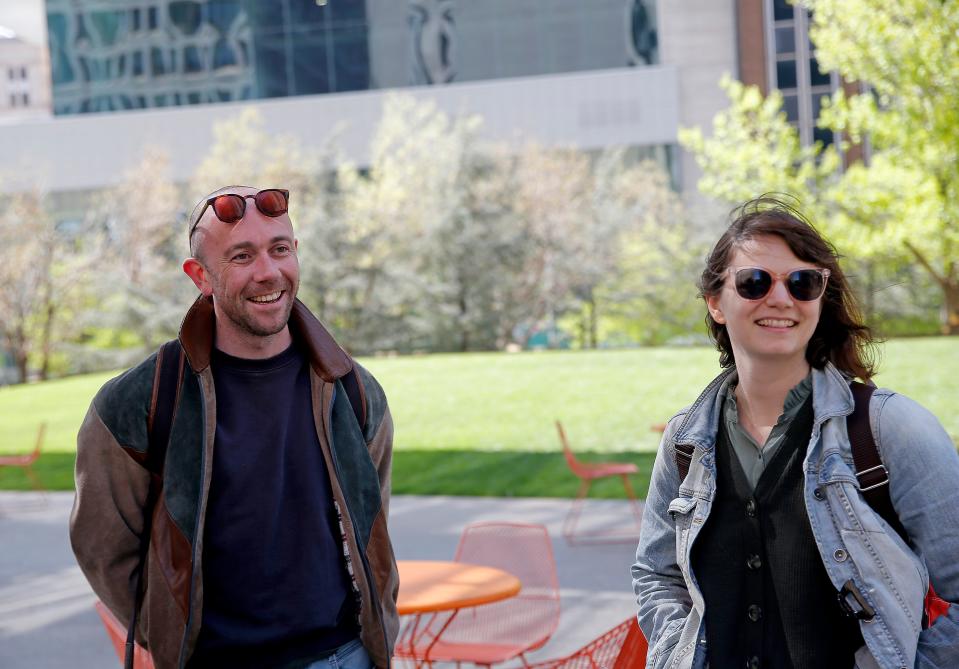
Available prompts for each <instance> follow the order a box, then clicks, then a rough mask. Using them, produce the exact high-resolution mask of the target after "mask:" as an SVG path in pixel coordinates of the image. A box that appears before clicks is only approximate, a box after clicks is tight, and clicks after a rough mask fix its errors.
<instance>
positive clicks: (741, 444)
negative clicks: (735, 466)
mask: <svg viewBox="0 0 959 669" xmlns="http://www.w3.org/2000/svg"><path fill="white" fill-rule="evenodd" d="M738 383H739V377H738V376H736V373H735V372H733V376H732V377H731V379H730V382H729V389H728V390H727V391H726V399H725V401H724V402H723V418H724V419H725V421H726V432H727V433H728V435H729V443H730V444H732V446H733V450H734V451H735V452H736V455H737V457H738V458H739V464H741V465H742V467H743V472H744V473H745V474H746V479H747V480H748V481H749V484H750V485H751V486H752V487H753V489H755V488H756V484H757V483H758V482H759V477H760V476H762V473H763V471H765V469H766V465H767V464H769V461H770V460H772V459H773V456H774V455H776V451H777V450H779V445H780V444H781V443H782V441H783V437H784V436H786V431H787V430H788V429H789V426H790V424H791V423H792V421H793V418H795V417H796V414H797V413H799V409H800V408H801V407H802V405H803V402H805V401H806V398H808V397H809V395H810V393H812V373H810V374H807V375H806V378H804V379H803V380H802V381H800V382H799V383H797V384H796V385H795V386H794V387H793V388H792V389H790V391H789V392H788V393H786V401H785V402H784V403H783V412H782V414H781V415H780V416H779V419H778V420H777V421H776V424H775V425H774V426H773V429H772V431H771V432H770V433H769V437H768V438H767V439H766V443H765V444H762V445H759V444H757V443H756V440H755V439H753V437H752V435H750V434H749V433H748V432H747V431H746V430H745V428H743V426H742V425H740V424H739V411H738V409H737V407H736V386H737V385H738Z"/></svg>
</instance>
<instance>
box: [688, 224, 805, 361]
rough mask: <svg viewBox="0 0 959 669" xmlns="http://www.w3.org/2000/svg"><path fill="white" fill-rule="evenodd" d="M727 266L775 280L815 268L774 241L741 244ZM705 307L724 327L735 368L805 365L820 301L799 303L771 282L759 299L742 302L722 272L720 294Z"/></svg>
mask: <svg viewBox="0 0 959 669" xmlns="http://www.w3.org/2000/svg"><path fill="white" fill-rule="evenodd" d="M729 266H730V267H732V268H737V269H738V268H742V267H761V268H762V269H765V270H767V271H769V272H770V273H771V274H773V275H774V276H775V275H777V274H779V275H785V274H787V273H788V272H791V271H792V270H795V269H804V268H816V266H815V265H814V264H813V263H809V262H804V261H802V260H800V259H799V258H797V257H796V256H795V255H794V254H793V252H792V250H791V249H790V248H789V246H788V245H787V244H786V242H785V241H783V240H782V239H781V238H780V237H777V236H775V235H762V236H759V237H756V238H754V239H751V240H748V241H746V242H745V243H744V244H742V246H741V247H739V248H736V249H735V250H734V252H733V254H732V258H731V259H730V263H729ZM706 303H707V306H708V307H709V313H710V314H711V315H712V317H713V319H714V320H715V321H716V322H717V323H721V324H724V325H725V326H726V330H727V332H728V333H729V339H730V342H731V344H732V348H733V353H734V355H735V356H736V363H737V366H740V367H742V366H743V365H745V364H747V363H749V364H751V365H755V364H757V363H758V364H763V363H766V364H775V365H776V366H782V365H784V364H785V365H786V366H787V367H788V366H790V365H792V364H795V365H796V366H797V369H798V368H800V367H804V366H805V365H806V364H807V363H806V357H805V356H806V346H807V344H809V340H810V339H811V338H812V335H813V332H815V330H816V325H817V324H818V323H819V315H820V313H821V312H822V297H819V298H818V299H816V300H813V301H810V302H802V301H800V300H797V299H795V298H794V297H793V296H792V295H791V294H790V293H789V291H788V290H787V288H786V285H785V283H783V281H781V280H776V279H774V281H773V284H772V288H771V289H770V290H769V292H768V293H767V294H766V295H765V296H764V297H762V298H760V299H758V300H747V299H745V298H743V297H740V296H739V294H738V293H737V292H736V286H735V281H734V278H733V276H732V275H731V273H729V272H727V274H726V277H725V280H724V282H723V288H722V290H721V291H720V292H719V294H717V295H712V296H709V297H707V298H706Z"/></svg>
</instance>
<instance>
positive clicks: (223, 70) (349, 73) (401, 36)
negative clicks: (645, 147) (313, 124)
mask: <svg viewBox="0 0 959 669" xmlns="http://www.w3.org/2000/svg"><path fill="white" fill-rule="evenodd" d="M46 7H47V24H48V35H49V48H50V58H51V70H52V72H51V74H52V80H53V108H54V113H56V114H77V113H88V112H108V111H122V110H129V109H145V108H156V107H167V106H176V105H190V104H209V103H216V102H228V101H236V100H253V99H266V98H278V97H286V96H294V95H316V94H323V93H336V92H348V91H361V90H368V89H377V88H401V87H404V86H423V85H442V84H448V83H453V82H459V81H481V80H491V79H502V78H510V77H521V76H535V75H544V74H559V73H567V72H581V71H589V70H602V69H610V68H620V67H635V66H643V65H651V64H656V63H658V62H659V54H658V43H657V30H656V14H655V0H590V2H588V3H587V2H582V1H581V0H271V1H270V2H262V1H261V2H257V1H255V0H85V1H84V2H83V3H77V2H74V1H73V0H47V2H46Z"/></svg>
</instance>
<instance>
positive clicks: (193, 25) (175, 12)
mask: <svg viewBox="0 0 959 669" xmlns="http://www.w3.org/2000/svg"><path fill="white" fill-rule="evenodd" d="M169 12H170V22H171V23H172V24H173V25H175V26H176V27H177V28H179V29H180V31H181V32H182V33H184V34H185V35H192V34H193V33H195V32H196V31H197V30H199V29H200V18H201V14H202V12H201V9H200V3H198V2H187V1H180V2H171V3H170V8H169Z"/></svg>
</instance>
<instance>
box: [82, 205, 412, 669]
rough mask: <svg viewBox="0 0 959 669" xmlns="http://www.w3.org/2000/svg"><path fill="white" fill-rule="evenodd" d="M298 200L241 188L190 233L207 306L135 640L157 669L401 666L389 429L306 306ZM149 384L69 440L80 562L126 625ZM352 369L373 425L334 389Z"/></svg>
mask: <svg viewBox="0 0 959 669" xmlns="http://www.w3.org/2000/svg"><path fill="white" fill-rule="evenodd" d="M288 200H289V194H288V192H287V191H283V190H279V189H266V190H258V189H256V188H251V187H247V186H229V187H226V188H222V189H220V190H218V191H215V192H214V193H211V194H210V195H209V196H208V197H206V198H203V199H202V200H201V201H200V202H199V203H198V204H197V205H196V207H195V208H194V210H193V213H192V215H191V216H190V223H189V236H190V251H191V257H190V258H188V259H187V260H186V261H184V263H183V270H184V272H186V274H187V275H188V276H189V277H190V278H191V279H192V280H193V282H194V283H195V284H196V286H197V288H199V290H200V292H201V295H200V297H199V298H198V299H197V301H196V302H195V303H194V304H193V306H192V307H191V308H190V310H189V312H188V313H187V314H186V317H185V318H184V320H183V324H182V327H181V329H180V335H179V342H180V344H181V346H182V348H183V351H184V354H185V371H184V373H183V375H182V380H181V381H180V385H179V389H178V395H177V403H176V408H175V412H174V416H173V420H172V426H171V429H170V439H169V444H168V446H167V451H166V456H165V458H164V465H163V486H162V492H161V493H160V495H159V498H158V501H157V503H156V510H155V512H154V515H153V516H152V518H153V522H152V529H151V531H150V544H149V553H148V558H147V560H146V565H145V569H144V571H143V579H144V583H145V586H146V588H145V593H146V594H145V596H144V599H143V605H142V607H141V609H140V617H139V621H138V624H137V639H138V641H140V642H141V643H142V644H143V645H144V646H146V647H147V648H148V649H149V650H150V651H151V653H152V655H153V659H154V662H155V664H156V667H157V669H167V668H172V667H176V668H179V667H187V668H188V669H193V668H194V667H231V668H234V667H257V668H259V667H311V668H314V667H315V668H318V669H322V668H323V667H334V668H336V667H345V668H346V669H354V668H355V669H368V667H370V666H371V663H372V665H375V666H377V667H387V666H389V661H390V657H391V655H392V648H393V643H394V640H395V638H396V632H397V627H398V619H397V615H396V606H395V601H396V592H397V588H398V576H397V571H396V563H395V559H394V557H393V549H392V546H391V544H390V539H389V535H388V533H387V527H386V517H387V510H388V503H389V488H390V465H391V457H392V437H393V425H392V420H391V418H390V414H389V409H388V408H387V404H386V398H385V396H384V394H383V391H382V389H381V387H380V386H379V384H378V383H377V382H376V380H375V379H373V377H372V376H371V375H370V374H369V373H368V372H367V371H366V370H364V369H362V368H361V367H359V366H358V365H356V363H354V362H353V360H352V359H351V358H350V357H349V356H348V355H347V354H346V353H344V352H343V350H342V349H340V347H339V346H338V345H337V344H336V342H335V341H334V340H333V338H332V337H331V336H330V335H329V333H328V332H327V331H326V330H325V329H324V328H323V326H322V325H321V324H320V323H319V321H317V320H316V318H314V316H313V315H312V314H311V313H310V312H309V311H308V310H307V309H306V307H305V306H304V305H303V304H302V303H301V302H299V301H298V300H296V293H297V288H298V285H299V264H298V260H297V256H296V249H297V240H296V239H295V237H294V235H293V226H292V224H291V222H290V218H289V216H288V214H287V206H288ZM156 369H157V355H153V356H151V357H150V358H148V359H147V360H145V361H144V362H143V363H141V364H140V365H138V366H137V367H134V368H133V369H131V370H129V371H127V372H126V373H124V374H122V375H121V376H119V377H117V378H115V379H113V380H111V381H109V382H108V383H107V384H106V385H104V387H103V388H102V389H101V390H100V392H99V393H98V394H97V396H96V398H94V400H93V403H92V404H91V406H90V410H89V411H88V413H87V416H86V419H85V420H84V423H83V426H82V427H81V428H80V433H79V436H78V439H77V466H76V483H77V497H76V501H75V504H74V509H73V514H72V516H71V520H70V536H71V541H72V543H73V549H74V552H75V553H76V556H77V561H78V562H79V563H80V566H81V568H82V569H83V572H84V574H85V575H86V577H87V579H88V580H89V581H90V584H91V585H92V586H93V589H94V591H95V592H96V593H97V595H98V596H99V597H100V598H101V599H102V600H103V602H104V603H105V604H106V605H107V606H108V607H109V608H110V609H111V610H112V611H113V612H114V614H115V615H116V616H117V617H118V618H119V619H120V620H121V621H122V622H123V623H124V624H128V621H130V620H131V616H132V613H133V608H134V601H135V599H134V592H133V591H134V582H135V578H136V577H135V575H136V573H137V567H138V564H139V562H140V558H139V555H140V545H141V541H140V539H141V533H142V531H143V528H144V517H145V513H144V506H145V504H146V500H147V496H148V490H149V487H150V473H149V472H148V470H147V469H146V468H145V467H144V466H143V464H141V463H143V462H144V461H145V460H146V453H147V444H148V428H147V421H148V416H149V415H150V412H151V409H152V407H153V406H154V404H153V403H155V402H156V401H157V400H156V398H155V397H153V396H152V394H153V390H154V378H155V375H156ZM354 369H355V370H356V373H357V375H358V377H359V379H358V380H359V382H360V383H358V384H355V385H354V388H356V387H357V386H359V388H360V389H361V392H360V393H359V396H360V397H361V398H363V399H364V400H365V401H364V406H363V411H362V412H358V411H357V410H356V409H355V408H354V406H353V405H352V404H351V398H350V397H348V394H349V393H348V391H346V390H345V386H344V381H341V380H342V379H344V377H347V376H349V377H351V378H353V379H356V376H355V375H353V372H352V370H354ZM355 395H356V393H355V391H354V396H355ZM363 414H365V416H364V418H361V415H363ZM363 422H365V424H362V423H363Z"/></svg>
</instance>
